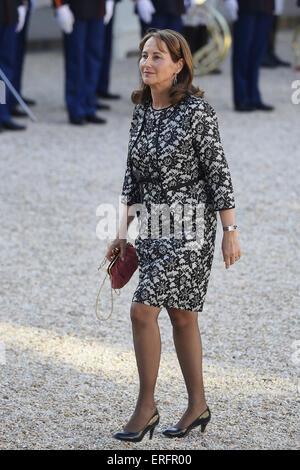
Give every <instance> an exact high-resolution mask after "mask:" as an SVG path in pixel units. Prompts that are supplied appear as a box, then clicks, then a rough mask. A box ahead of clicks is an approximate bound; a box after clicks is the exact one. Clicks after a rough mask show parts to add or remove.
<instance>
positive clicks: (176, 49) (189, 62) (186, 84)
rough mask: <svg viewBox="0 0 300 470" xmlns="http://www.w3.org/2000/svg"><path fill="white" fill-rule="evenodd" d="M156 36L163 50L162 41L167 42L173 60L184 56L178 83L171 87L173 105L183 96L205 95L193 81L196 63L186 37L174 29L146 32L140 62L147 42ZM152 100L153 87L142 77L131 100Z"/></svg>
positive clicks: (158, 44) (141, 47)
mask: <svg viewBox="0 0 300 470" xmlns="http://www.w3.org/2000/svg"><path fill="white" fill-rule="evenodd" d="M152 37H153V38H155V39H156V41H157V46H158V48H159V49H160V50H161V51H162V50H163V49H162V46H161V41H164V43H165V44H166V46H167V48H168V50H169V52H170V55H171V58H172V60H173V62H175V63H176V62H178V60H179V59H181V58H183V60H184V65H183V68H182V70H181V71H180V72H179V74H178V75H177V84H176V85H173V86H172V87H171V89H170V95H169V99H170V103H171V104H172V105H174V104H177V103H178V102H179V101H180V100H181V99H182V98H184V97H185V96H188V95H195V96H198V97H201V98H202V97H203V95H204V92H203V91H201V90H200V88H199V87H195V86H194V85H193V83H192V81H193V78H194V64H193V57H192V53H191V50H190V47H189V45H188V43H187V41H186V40H185V39H184V37H183V36H182V35H181V34H180V33H177V32H176V31H173V30H172V29H160V30H150V31H148V32H147V33H146V35H145V36H144V37H143V39H142V40H141V42H140V46H139V49H140V54H139V59H138V64H139V62H140V60H141V57H142V52H143V48H144V45H145V43H146V42H147V41H148V39H150V38H152ZM150 100H151V89H150V86H149V85H146V84H145V83H144V82H143V80H142V79H141V83H140V88H139V89H137V90H134V91H133V92H132V94H131V101H132V102H133V103H134V104H145V103H146V102H148V101H150Z"/></svg>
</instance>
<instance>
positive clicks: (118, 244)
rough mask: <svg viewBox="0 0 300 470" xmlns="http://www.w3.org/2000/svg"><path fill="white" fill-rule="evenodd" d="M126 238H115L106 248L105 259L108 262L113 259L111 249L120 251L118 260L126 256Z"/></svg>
mask: <svg viewBox="0 0 300 470" xmlns="http://www.w3.org/2000/svg"><path fill="white" fill-rule="evenodd" d="M126 243H127V241H126V238H115V239H114V240H113V241H112V242H111V243H110V245H109V246H108V248H107V252H106V255H105V257H106V258H107V259H108V261H112V259H113V258H114V255H113V249H115V248H117V249H118V250H119V251H120V258H121V259H122V258H125V255H126Z"/></svg>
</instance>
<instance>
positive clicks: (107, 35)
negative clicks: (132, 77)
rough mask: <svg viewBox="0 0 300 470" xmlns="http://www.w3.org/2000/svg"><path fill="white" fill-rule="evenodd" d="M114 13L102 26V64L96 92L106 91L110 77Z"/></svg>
mask: <svg viewBox="0 0 300 470" xmlns="http://www.w3.org/2000/svg"><path fill="white" fill-rule="evenodd" d="M114 18H115V15H113V17H112V19H111V20H110V22H109V23H108V24H107V25H105V26H104V46H103V49H104V52H103V64H102V69H101V72H100V77H99V82H98V92H99V93H108V89H109V81H110V80H109V79H110V67H111V56H112V40H113V23H114Z"/></svg>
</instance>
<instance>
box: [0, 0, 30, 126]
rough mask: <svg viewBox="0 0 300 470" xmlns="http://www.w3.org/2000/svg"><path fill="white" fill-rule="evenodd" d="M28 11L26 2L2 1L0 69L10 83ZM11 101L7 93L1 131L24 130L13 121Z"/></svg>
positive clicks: (0, 117)
mask: <svg viewBox="0 0 300 470" xmlns="http://www.w3.org/2000/svg"><path fill="white" fill-rule="evenodd" d="M26 11H27V4H26V2H25V1H24V2H22V1H19V0H10V1H9V2H8V1H7V0H0V68H1V70H2V71H3V72H4V74H5V75H6V77H7V78H8V80H9V81H10V82H12V81H13V78H14V69H15V57H16V45H17V33H20V31H22V29H23V27H24V23H25V17H26ZM6 90H7V87H6ZM11 101H12V97H11V93H10V92H8V91H6V104H0V130H2V129H7V130H11V131H20V130H24V129H25V126H22V125H20V124H17V123H15V122H14V121H12V118H11V113H10V103H11Z"/></svg>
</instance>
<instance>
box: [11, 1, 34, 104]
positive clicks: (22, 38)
mask: <svg viewBox="0 0 300 470" xmlns="http://www.w3.org/2000/svg"><path fill="white" fill-rule="evenodd" d="M30 15H31V6H29V8H28V10H27V14H26V19H25V24H24V28H23V29H22V31H20V32H19V33H17V38H16V56H15V66H14V74H13V80H12V84H13V86H14V87H15V89H16V90H17V91H18V92H19V94H21V89H22V76H23V68H24V58H25V53H26V48H27V35H28V26H29V20H30ZM17 104H18V103H17V100H16V99H15V97H14V96H11V100H10V103H9V107H10V109H14V108H15V107H16V106H17Z"/></svg>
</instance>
